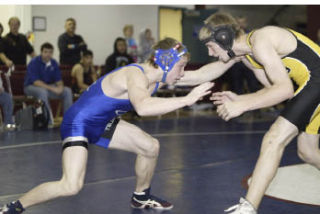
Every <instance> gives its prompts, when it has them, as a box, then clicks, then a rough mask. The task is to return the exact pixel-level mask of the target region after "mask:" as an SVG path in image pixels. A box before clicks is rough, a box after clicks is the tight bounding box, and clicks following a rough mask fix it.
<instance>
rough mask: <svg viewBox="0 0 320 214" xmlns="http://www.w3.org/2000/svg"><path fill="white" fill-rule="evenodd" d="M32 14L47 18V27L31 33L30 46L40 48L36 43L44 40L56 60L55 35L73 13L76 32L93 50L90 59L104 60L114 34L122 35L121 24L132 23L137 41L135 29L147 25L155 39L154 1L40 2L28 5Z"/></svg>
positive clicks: (57, 51)
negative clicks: (79, 3)
mask: <svg viewBox="0 0 320 214" xmlns="http://www.w3.org/2000/svg"><path fill="white" fill-rule="evenodd" d="M32 16H45V17H46V18H47V31H46V32H40V31H38V32H37V31H36V32H34V33H35V43H34V48H35V51H36V53H37V54H38V53H39V52H40V46H41V44H43V43H44V42H46V41H48V42H50V43H52V44H53V45H54V47H55V53H54V58H55V59H57V60H59V50H58V47H57V42H58V37H59V35H60V34H62V33H63V32H64V22H65V20H66V19H67V18H69V17H73V18H75V19H76V21H77V30H76V33H77V34H80V35H81V36H82V37H83V38H84V40H85V41H86V43H87V45H88V47H89V49H91V50H92V51H93V52H94V63H95V64H97V65H100V64H104V62H105V59H106V57H107V56H108V55H109V54H111V53H112V52H113V43H114V40H115V38H116V37H118V36H123V33H122V28H123V26H124V25H125V24H133V25H134V28H135V33H134V37H135V38H136V40H137V42H138V35H139V32H140V31H141V30H142V29H143V28H150V29H151V30H152V32H153V35H154V36H155V38H156V39H157V35H158V6H156V5H148V6H145V5H142V6H139V5H130V6H127V5H125V6H114V5H102V6H99V5H92V6H91V5H82V6H67V5H65V6H64V5H63V6H60V5H53V6H49V5H42V6H36V5H33V6H32Z"/></svg>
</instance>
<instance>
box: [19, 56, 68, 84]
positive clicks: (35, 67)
mask: <svg viewBox="0 0 320 214" xmlns="http://www.w3.org/2000/svg"><path fill="white" fill-rule="evenodd" d="M61 79H62V78H61V71H60V69H59V65H58V63H57V61H56V60H54V59H51V60H50V63H45V62H43V61H42V59H41V55H40V56H37V57H34V58H33V59H32V60H31V61H30V63H29V65H28V67H27V74H26V77H25V79H24V87H26V86H28V85H32V84H33V82H34V81H36V80H41V81H43V82H45V83H46V84H53V83H55V82H58V81H60V80H61Z"/></svg>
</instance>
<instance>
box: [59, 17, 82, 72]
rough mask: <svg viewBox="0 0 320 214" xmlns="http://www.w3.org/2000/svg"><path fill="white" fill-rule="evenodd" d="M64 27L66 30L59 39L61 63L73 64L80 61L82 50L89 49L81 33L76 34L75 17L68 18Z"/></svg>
mask: <svg viewBox="0 0 320 214" xmlns="http://www.w3.org/2000/svg"><path fill="white" fill-rule="evenodd" d="M64 27H65V30H66V32H65V33H63V34H62V35H60V36H59V39H58V47H59V51H60V64H61V65H71V66H73V65H75V64H76V63H78V62H79V61H80V58H81V52H82V51H84V50H87V45H86V43H85V42H84V40H83V39H82V37H81V36H80V35H77V34H75V31H76V20H75V19H73V18H68V19H67V20H66V22H65V26H64Z"/></svg>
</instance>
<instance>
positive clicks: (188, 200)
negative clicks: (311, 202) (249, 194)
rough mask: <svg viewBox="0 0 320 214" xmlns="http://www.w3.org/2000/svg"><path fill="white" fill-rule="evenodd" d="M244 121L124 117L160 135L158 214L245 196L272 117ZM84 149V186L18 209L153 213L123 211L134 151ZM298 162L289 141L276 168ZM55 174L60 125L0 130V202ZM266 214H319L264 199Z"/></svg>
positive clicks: (196, 210) (211, 211) (199, 213)
mask: <svg viewBox="0 0 320 214" xmlns="http://www.w3.org/2000/svg"><path fill="white" fill-rule="evenodd" d="M250 121H251V120H250ZM250 121H249V120H248V119H246V118H242V119H238V120H233V121H230V122H224V121H222V120H221V119H219V118H217V117H216V116H214V115H212V114H210V113H207V114H200V115H199V114H197V115H193V116H189V117H181V116H180V118H176V117H174V118H171V119H170V118H162V119H161V118H152V119H147V120H134V121H130V122H133V123H135V124H136V125H138V126H139V127H141V128H142V129H143V130H145V131H147V132H148V133H150V134H152V135H153V136H155V137H157V138H158V139H159V140H160V144H161V151H160V156H159V162H158V166H157V168H156V172H155V175H154V179H153V184H152V192H153V193H154V194H155V195H156V196H159V197H162V198H164V199H166V200H168V201H170V202H172V203H173V204H174V206H175V207H174V209H173V210H172V211H166V212H163V213H168V214H222V213H223V210H224V209H226V208H228V207H230V206H231V205H234V204H236V203H237V202H238V200H239V197H240V196H244V195H245V193H246V190H245V189H244V188H243V187H242V186H241V181H242V180H243V178H244V177H246V176H247V175H249V174H251V173H252V170H253V167H254V164H255V162H256V160H257V157H258V153H259V148H260V144H261V140H262V137H263V134H264V133H265V132H266V130H267V129H268V127H269V126H270V124H271V122H272V121H270V120H269V121H265V120H258V122H254V121H251V122H250ZM89 150H90V152H89V161H88V170H87V175H86V180H85V186H84V188H83V190H82V191H81V192H80V193H79V194H78V195H77V196H74V197H68V198H61V199H57V200H54V201H51V202H48V203H45V204H42V205H39V206H35V207H32V208H30V209H28V210H27V212H25V213H26V214H28V213H30V214H31V213H32V214H40V213H41V214H43V213H46V214H56V213H59V214H75V213H77V214H107V213H112V214H130V213H131V214H138V213H145V214H151V213H156V212H155V211H152V210H134V209H132V208H130V205H129V201H130V197H131V194H132V191H133V190H134V185H135V176H134V161H135V155H134V154H130V153H127V152H121V151H112V150H105V149H102V148H99V147H95V146H91V147H90V148H89ZM298 163H302V162H301V161H300V160H299V158H298V156H297V152H296V141H294V142H292V143H291V144H290V145H289V146H288V147H287V149H286V151H285V154H284V158H283V160H282V162H281V165H282V166H285V165H292V164H298ZM60 176H61V142H60V136H59V129H52V130H48V131H37V132H33V131H16V132H3V133H1V134H0V204H3V203H6V202H8V201H11V200H15V199H17V197H18V196H19V195H20V194H22V193H24V192H26V191H28V190H30V189H31V188H33V187H34V186H36V185H38V184H40V183H42V182H46V181H52V180H57V179H59V178H60ZM157 213H158V212H157ZM271 213H272V214H285V213H290V214H319V213H320V207H315V206H308V205H299V204H294V203H288V202H283V201H279V200H275V199H271V198H267V197H265V198H264V200H263V202H262V204H261V207H260V210H259V214H271Z"/></svg>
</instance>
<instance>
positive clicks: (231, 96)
mask: <svg viewBox="0 0 320 214" xmlns="http://www.w3.org/2000/svg"><path fill="white" fill-rule="evenodd" d="M210 100H213V104H215V105H221V104H224V103H226V102H230V101H237V100H238V95H237V94H236V93H233V92H231V91H222V92H216V93H212V95H211V97H210Z"/></svg>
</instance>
